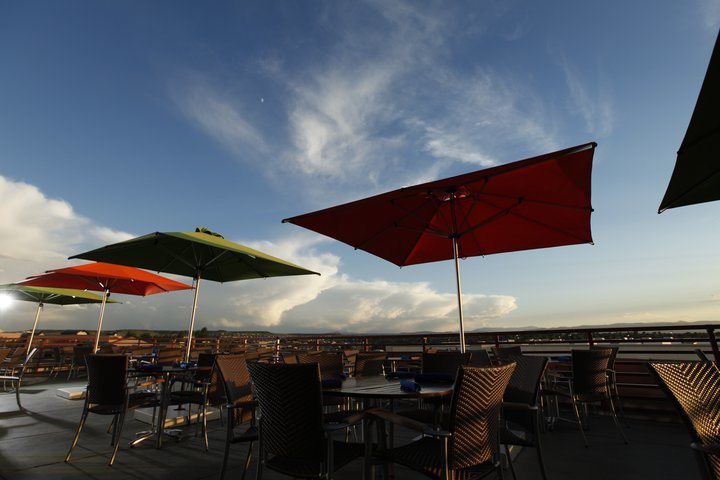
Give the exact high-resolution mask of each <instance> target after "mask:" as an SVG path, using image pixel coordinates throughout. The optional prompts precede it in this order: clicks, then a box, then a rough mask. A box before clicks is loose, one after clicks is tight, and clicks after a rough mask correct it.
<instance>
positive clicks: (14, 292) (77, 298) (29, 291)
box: [0, 283, 117, 356]
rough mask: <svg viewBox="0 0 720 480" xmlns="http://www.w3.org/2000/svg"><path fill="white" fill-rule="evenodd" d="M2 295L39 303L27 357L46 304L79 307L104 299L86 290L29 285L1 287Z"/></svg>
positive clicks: (100, 301)
mask: <svg viewBox="0 0 720 480" xmlns="http://www.w3.org/2000/svg"><path fill="white" fill-rule="evenodd" d="M0 293H7V294H9V295H10V296H11V297H12V298H13V299H14V300H21V301H26V302H35V303H37V304H38V305H37V310H36V312H35V321H34V322H33V326H32V329H31V330H30V339H29V341H28V346H27V351H26V352H25V355H26V356H27V355H29V354H30V348H31V347H32V343H33V339H34V338H35V331H36V330H37V325H38V320H39V319H40V312H41V311H42V309H43V306H44V305H45V304H46V303H49V304H53V305H79V304H88V303H102V302H103V297H101V296H100V295H96V294H94V293H90V292H86V291H85V290H76V289H71V288H54V287H31V286H27V285H19V284H17V283H10V284H7V285H0ZM107 302H108V303H117V302H116V301H115V300H107Z"/></svg>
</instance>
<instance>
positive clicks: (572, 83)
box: [561, 61, 614, 137]
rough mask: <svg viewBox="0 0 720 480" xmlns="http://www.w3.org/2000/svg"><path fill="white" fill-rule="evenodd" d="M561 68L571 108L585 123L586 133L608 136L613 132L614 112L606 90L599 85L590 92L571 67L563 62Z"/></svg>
mask: <svg viewBox="0 0 720 480" xmlns="http://www.w3.org/2000/svg"><path fill="white" fill-rule="evenodd" d="M561 66H562V69H563V72H564V74H565V81H566V83H567V86H568V90H569V91H570V99H571V100H572V107H573V108H574V109H575V111H576V112H577V113H578V114H580V116H581V117H582V118H583V120H584V121H585V128H586V130H587V131H588V133H590V134H592V135H595V136H599V137H606V136H608V135H610V133H612V130H613V122H614V110H613V106H612V103H611V100H610V98H611V96H610V94H609V93H608V92H607V89H606V88H605V87H604V86H603V85H600V86H599V87H597V88H596V89H595V90H594V91H592V92H590V91H588V86H587V84H586V82H585V80H584V79H582V78H581V76H580V74H578V73H577V72H576V71H575V69H574V68H573V67H572V66H570V65H569V64H568V63H567V62H566V61H563V62H562V64H561Z"/></svg>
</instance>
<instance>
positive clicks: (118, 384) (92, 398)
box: [65, 354, 160, 465]
mask: <svg viewBox="0 0 720 480" xmlns="http://www.w3.org/2000/svg"><path fill="white" fill-rule="evenodd" d="M86 359H87V371H88V385H87V393H86V395H85V404H84V405H83V411H82V416H81V417H80V423H79V425H78V428H77V433H76V434H75V438H74V439H73V442H72V445H70V450H68V453H67V456H66V457H65V461H66V462H70V455H71V454H72V451H73V448H75V445H77V443H78V439H79V438H80V432H81V431H82V429H83V426H84V425H85V420H87V417H88V414H90V413H95V414H98V415H112V416H113V422H112V424H111V429H112V437H111V439H110V445H111V446H114V448H113V453H112V456H111V457H110V462H109V463H108V465H112V464H113V462H114V461H115V457H116V455H117V451H118V446H119V445H120V434H121V433H122V427H123V422H124V420H125V414H126V413H127V412H128V411H131V410H135V409H137V408H145V407H153V408H155V407H158V406H159V405H160V398H159V395H158V394H156V393H152V392H131V388H129V387H128V357H127V356H126V355H122V354H121V355H95V354H91V355H88V356H87V357H86ZM150 383H152V382H150ZM150 383H143V384H138V385H135V386H134V387H132V388H139V387H142V388H144V387H147V386H149V385H150ZM153 417H154V416H153Z"/></svg>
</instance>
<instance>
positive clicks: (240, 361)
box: [215, 355, 258, 480]
mask: <svg viewBox="0 0 720 480" xmlns="http://www.w3.org/2000/svg"><path fill="white" fill-rule="evenodd" d="M215 366H216V367H217V371H218V373H219V376H220V383H221V384H222V385H223V389H224V391H225V398H226V399H227V406H226V411H227V420H226V422H225V427H226V429H227V435H226V440H225V452H224V454H223V464H222V469H221V470H220V480H223V478H225V472H226V471H227V464H228V457H229V455H230V445H231V444H233V443H247V444H248V451H247V454H246V456H245V463H244V464H243V472H242V476H241V477H240V478H241V479H244V478H245V473H246V472H247V469H248V467H249V466H250V458H251V457H252V447H253V443H254V442H255V441H256V440H257V439H258V431H257V427H256V425H255V408H256V407H257V402H256V401H255V399H254V398H253V394H252V388H251V385H250V372H249V371H248V368H247V363H246V360H245V355H218V356H217V358H216V359H215ZM243 425H246V428H244V429H243V430H242V431H241V432H238V431H237V429H238V427H240V426H243Z"/></svg>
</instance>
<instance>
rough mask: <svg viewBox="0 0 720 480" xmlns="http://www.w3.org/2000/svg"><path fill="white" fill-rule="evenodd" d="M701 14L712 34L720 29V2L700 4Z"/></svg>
mask: <svg viewBox="0 0 720 480" xmlns="http://www.w3.org/2000/svg"><path fill="white" fill-rule="evenodd" d="M700 13H701V15H702V18H703V20H704V22H705V27H706V28H707V29H708V30H709V31H710V32H713V33H715V32H717V30H718V27H720V2H718V1H717V0H704V1H702V2H700Z"/></svg>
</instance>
